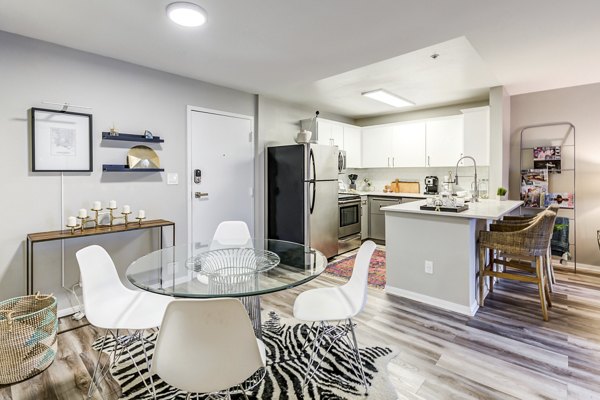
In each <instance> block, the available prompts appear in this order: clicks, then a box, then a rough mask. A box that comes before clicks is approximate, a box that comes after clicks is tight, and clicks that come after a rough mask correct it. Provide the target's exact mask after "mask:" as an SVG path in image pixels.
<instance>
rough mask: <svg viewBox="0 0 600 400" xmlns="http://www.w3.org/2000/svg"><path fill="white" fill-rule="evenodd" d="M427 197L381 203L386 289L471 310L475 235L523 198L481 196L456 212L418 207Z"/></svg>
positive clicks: (450, 307)
mask: <svg viewBox="0 0 600 400" xmlns="http://www.w3.org/2000/svg"><path fill="white" fill-rule="evenodd" d="M425 203H426V201H425V200H421V201H414V202H411V203H406V204H398V205H395V206H390V207H384V208H383V209H382V210H383V211H384V212H385V241H386V253H387V255H386V259H387V261H386V264H387V266H386V274H387V283H386V287H385V290H386V292H387V293H389V294H393V295H398V296H402V297H406V298H409V299H412V300H417V301H420V302H423V303H427V304H430V305H433V306H436V307H441V308H444V309H447V310H451V311H455V312H459V313H461V314H466V315H475V312H476V311H477V309H478V303H477V297H476V288H477V272H478V270H479V264H478V262H479V261H478V251H477V238H478V235H479V231H480V230H482V229H487V225H488V223H489V221H490V220H498V219H500V218H502V217H503V216H504V215H507V214H510V213H512V212H514V211H515V210H517V209H518V208H519V207H520V205H521V204H522V202H521V201H511V200H507V201H498V200H480V201H479V202H476V203H468V204H469V209H468V210H466V211H463V212H460V213H454V212H439V211H425V210H421V209H420V206H422V205H424V204H425Z"/></svg>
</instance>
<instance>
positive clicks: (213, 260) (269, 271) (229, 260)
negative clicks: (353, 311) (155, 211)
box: [127, 240, 327, 298]
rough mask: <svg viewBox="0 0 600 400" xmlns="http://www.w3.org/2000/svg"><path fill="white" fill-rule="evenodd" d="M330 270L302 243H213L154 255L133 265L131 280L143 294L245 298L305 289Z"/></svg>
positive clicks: (322, 256)
mask: <svg viewBox="0 0 600 400" xmlns="http://www.w3.org/2000/svg"><path fill="white" fill-rule="evenodd" d="M325 267H327V259H326V258H325V256H324V255H323V254H322V253H320V252H319V251H317V250H314V249H311V248H310V247H308V246H304V245H302V244H298V243H291V242H285V241H281V240H251V241H248V242H247V243H244V244H231V243H222V242H216V241H213V242H211V243H208V244H200V243H194V244H190V245H188V246H174V247H169V248H166V249H162V250H157V251H154V252H152V253H150V254H148V255H145V256H143V257H141V258H139V259H137V260H136V261H134V262H133V263H131V264H130V265H129V267H128V268H127V279H128V280H129V281H130V282H131V283H133V284H134V285H135V286H137V287H139V288H140V289H143V290H147V291H150V292H154V293H159V294H164V295H169V296H175V297H194V298H211V297H245V296H256V295H261V294H265V293H271V292H277V291H280V290H284V289H288V288H292V287H295V286H298V285H302V284H303V283H306V282H308V281H310V280H312V279H314V278H316V277H317V276H319V275H320V274H321V273H322V272H323V271H324V270H325Z"/></svg>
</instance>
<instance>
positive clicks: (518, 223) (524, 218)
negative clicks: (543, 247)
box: [491, 204, 560, 293]
mask: <svg viewBox="0 0 600 400" xmlns="http://www.w3.org/2000/svg"><path fill="white" fill-rule="evenodd" d="M559 209H560V207H558V206H557V205H555V204H552V205H550V206H548V208H546V210H550V211H552V212H555V213H557V214H558V210H559ZM539 216H540V214H539V213H538V214H535V215H506V216H505V217H504V218H503V219H502V220H500V221H496V222H494V225H511V226H512V229H513V230H520V229H524V228H525V227H526V226H527V225H529V224H531V223H532V222H534V221H535V220H536V218H538V217H539ZM491 230H501V229H491ZM504 231H505V232H508V231H510V229H506V230H504ZM553 232H554V226H553V227H552V232H551V233H550V236H552V233H553ZM545 265H546V274H547V275H548V288H549V290H550V292H551V293H552V292H554V287H553V285H554V284H555V283H556V277H555V276H554V265H553V264H552V249H551V247H550V244H548V254H547V255H546V257H545Z"/></svg>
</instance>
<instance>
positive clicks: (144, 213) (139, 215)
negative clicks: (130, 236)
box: [138, 210, 146, 218]
mask: <svg viewBox="0 0 600 400" xmlns="http://www.w3.org/2000/svg"><path fill="white" fill-rule="evenodd" d="M138 218H146V211H144V210H140V211H138Z"/></svg>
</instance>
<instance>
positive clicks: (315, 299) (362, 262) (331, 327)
mask: <svg viewBox="0 0 600 400" xmlns="http://www.w3.org/2000/svg"><path fill="white" fill-rule="evenodd" d="M375 247H376V245H375V243H373V242H372V241H370V240H368V241H366V242H364V243H363V244H362V246H361V247H360V249H359V250H358V254H357V255H356V259H355V261H354V269H353V271H352V277H350V280H349V281H348V282H347V283H346V284H344V285H342V286H338V287H327V288H319V289H311V290H307V291H306V292H303V293H300V295H299V296H298V297H297V298H296V301H295V302H294V318H296V319H299V320H303V321H308V322H312V326H311V330H312V327H314V325H315V324H318V325H317V331H316V334H315V338H314V339H313V345H312V351H311V356H310V360H309V363H308V371H307V373H306V376H305V379H304V382H305V383H306V382H308V380H310V379H311V378H312V376H313V375H314V374H315V372H316V371H317V369H318V367H319V365H320V363H321V362H322V360H323V359H324V358H325V357H326V355H327V353H328V352H329V350H330V349H331V347H332V346H333V344H334V343H335V341H336V340H346V342H347V344H348V346H349V347H350V348H351V349H352V355H353V357H354V361H355V362H356V364H357V367H358V371H359V373H360V378H361V379H362V381H363V384H364V386H365V391H366V392H367V391H368V386H367V380H366V378H365V373H364V369H363V365H362V360H361V358H360V353H359V351H358V342H357V341H356V334H355V332H354V323H353V322H352V318H354V317H355V316H356V315H358V313H360V312H361V311H362V309H363V308H364V307H365V305H366V304H367V283H368V275H369V264H370V261H371V257H372V255H373V252H374V251H375ZM331 322H337V323H336V324H331ZM349 334H350V335H351V336H352V340H350V338H349V336H348V335H349ZM326 341H328V342H329V343H328V344H327V345H326V344H325V342H326ZM307 343H308V341H307V342H306V343H305V346H306V344H307ZM321 345H326V346H327V348H326V350H325V353H324V354H323V356H322V358H321V360H320V361H318V360H317V356H318V353H319V351H318V350H319V347H320V346H321ZM315 364H316V365H315Z"/></svg>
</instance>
